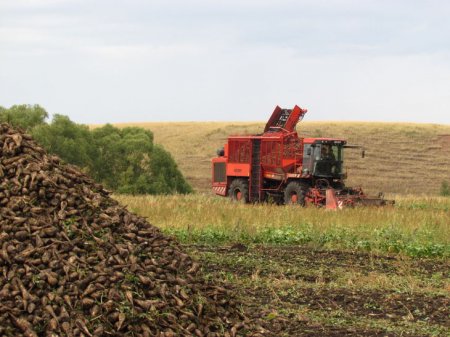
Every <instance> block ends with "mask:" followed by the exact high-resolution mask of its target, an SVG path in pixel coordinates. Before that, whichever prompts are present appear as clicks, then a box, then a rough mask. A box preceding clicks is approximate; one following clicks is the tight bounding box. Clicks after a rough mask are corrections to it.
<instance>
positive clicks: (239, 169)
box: [227, 163, 250, 177]
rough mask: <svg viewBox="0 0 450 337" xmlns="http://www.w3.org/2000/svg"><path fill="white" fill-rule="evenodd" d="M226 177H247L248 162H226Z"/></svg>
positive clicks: (248, 172) (248, 171) (248, 170)
mask: <svg viewBox="0 0 450 337" xmlns="http://www.w3.org/2000/svg"><path fill="white" fill-rule="evenodd" d="M227 176H228V177H249V176H250V164H241V163H228V165H227Z"/></svg>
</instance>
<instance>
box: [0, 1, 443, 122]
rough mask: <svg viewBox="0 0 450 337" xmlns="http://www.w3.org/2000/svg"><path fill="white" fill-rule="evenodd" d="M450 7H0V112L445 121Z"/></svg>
mask: <svg viewBox="0 0 450 337" xmlns="http://www.w3.org/2000/svg"><path fill="white" fill-rule="evenodd" d="M449 17H450V2H448V1H433V0H429V1H412V0H409V1H406V0H405V1H396V0H390V1H385V0H374V1H366V0H336V1H333V0H328V1H325V0H297V1H294V0H277V1H275V0H274V1H268V0H239V1H238V0H227V1H221V0H209V1H207V0H192V1H190V0H174V1H171V0H161V1H153V0H122V1H115V0H0V106H3V107H10V106H11V105H14V104H39V105H41V106H42V107H44V108H45V109H46V110H47V111H48V112H49V113H50V114H63V115H68V116H69V117H70V118H71V119H72V120H74V121H76V122H79V123H86V124H92V123H106V122H110V123H114V122H138V121H265V120H267V119H268V117H269V116H270V114H271V112H272V111H273V109H274V107H275V106H276V105H279V106H281V107H283V108H291V107H293V106H294V105H296V104H297V105H299V106H301V107H303V108H307V109H308V113H307V115H306V117H305V121H306V120H309V121H315V120H346V121H404V122H419V123H440V124H450V20H449V19H448V18H449Z"/></svg>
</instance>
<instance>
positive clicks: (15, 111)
mask: <svg viewBox="0 0 450 337" xmlns="http://www.w3.org/2000/svg"><path fill="white" fill-rule="evenodd" d="M47 118H48V113H47V111H45V109H44V108H42V107H41V106H39V105H37V104H36V105H27V104H22V105H13V106H11V107H10V108H9V109H5V108H3V107H0V122H6V123H9V124H11V125H13V126H16V127H20V128H23V129H26V130H30V129H32V128H33V127H35V126H37V125H43V124H45V120H46V119H47Z"/></svg>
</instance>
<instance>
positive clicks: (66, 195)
mask: <svg viewBox="0 0 450 337" xmlns="http://www.w3.org/2000/svg"><path fill="white" fill-rule="evenodd" d="M105 165H108V163H105ZM198 270H199V265H198V264H197V263H196V262H195V261H193V260H192V259H191V258H190V257H189V256H188V255H187V254H186V253H184V252H183V251H182V249H181V247H180V246H179V245H178V244H177V243H176V242H175V241H174V240H173V239H171V238H168V237H166V236H164V235H163V234H162V233H161V232H160V231H159V230H158V229H157V228H156V227H153V226H152V225H150V224H149V223H147V222H146V220H145V219H143V218H141V217H139V216H136V215H134V214H132V213H130V212H128V211H127V210H126V209H125V208H123V207H121V206H120V205H118V203H117V202H116V201H115V200H113V199H112V198H110V197H109V192H107V191H106V190H104V189H103V188H102V186H101V185H99V184H96V183H95V182H94V181H92V180H91V179H90V178H88V177H87V176H86V175H85V174H83V173H82V172H81V171H80V170H78V169H77V168H76V167H74V166H70V165H67V164H64V163H62V162H61V161H60V160H59V159H58V158H57V157H56V156H52V155H48V154H47V153H46V152H45V151H44V150H43V149H42V148H41V147H39V146H38V145H37V144H36V143H35V142H34V141H33V140H32V139H31V137H30V136H29V135H27V134H24V133H22V132H20V131H17V130H14V129H12V128H11V127H10V126H9V125H7V124H1V125H0V335H1V336H30V337H31V336H161V337H162V336H235V335H237V334H239V333H241V334H244V331H243V330H244V328H243V326H244V324H243V317H242V316H240V314H239V312H238V311H237V310H236V309H235V307H236V306H235V304H234V303H233V301H232V300H231V299H230V296H229V292H228V290H226V289H224V288H222V287H220V286H217V285H214V284H212V283H208V282H206V281H205V280H204V278H203V277H202V276H201V273H198Z"/></svg>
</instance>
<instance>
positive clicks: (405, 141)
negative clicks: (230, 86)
mask: <svg viewBox="0 0 450 337" xmlns="http://www.w3.org/2000/svg"><path fill="white" fill-rule="evenodd" d="M132 125H133V126H140V127H144V128H147V129H150V130H151V131H153V133H154V136H155V143H160V144H163V145H164V147H165V148H166V149H167V150H168V151H170V152H171V153H172V155H173V156H174V158H175V160H176V162H177V163H178V165H179V167H180V169H181V171H182V172H183V174H184V175H185V176H186V178H187V179H188V181H189V182H190V183H191V184H192V186H193V187H194V188H195V189H196V190H197V191H200V192H208V191H209V190H210V189H209V186H210V179H211V178H210V176H211V173H210V158H211V157H213V156H215V153H216V150H217V149H218V148H220V147H222V146H223V144H224V142H226V139H227V136H228V135H231V134H253V133H258V132H261V130H262V128H263V126H264V122H253V123H252V122H158V123H155V122H153V123H126V124H117V126H132ZM297 130H298V132H299V134H301V135H303V136H311V137H320V136H327V137H341V138H345V139H347V140H348V143H349V144H360V145H364V146H365V147H366V157H365V158H364V159H363V158H361V157H360V153H359V151H357V150H347V152H346V158H345V161H346V168H347V172H348V177H349V178H348V180H347V185H352V186H362V187H364V190H365V191H367V192H368V193H377V192H379V191H384V192H385V193H395V194H397V193H398V194H428V195H436V194H438V193H439V189H440V186H441V183H442V182H443V181H448V182H450V125H437V124H413V123H378V122H377V123H375V122H301V123H300V124H299V125H298V128H297Z"/></svg>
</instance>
